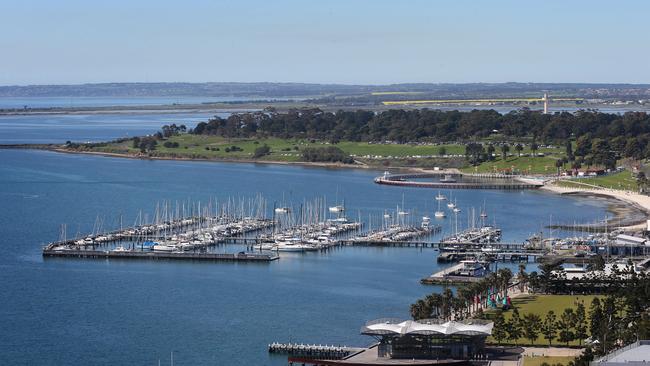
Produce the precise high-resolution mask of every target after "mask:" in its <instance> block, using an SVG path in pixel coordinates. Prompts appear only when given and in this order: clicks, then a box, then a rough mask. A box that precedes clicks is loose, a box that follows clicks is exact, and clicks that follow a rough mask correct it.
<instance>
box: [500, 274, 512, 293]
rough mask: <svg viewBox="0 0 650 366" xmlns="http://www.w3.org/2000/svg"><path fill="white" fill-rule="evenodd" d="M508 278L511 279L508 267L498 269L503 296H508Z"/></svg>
mask: <svg viewBox="0 0 650 366" xmlns="http://www.w3.org/2000/svg"><path fill="white" fill-rule="evenodd" d="M510 280H512V271H511V270H510V269H509V268H502V269H500V270H499V271H498V281H499V285H500V288H501V290H502V292H503V296H508V287H509V286H510Z"/></svg>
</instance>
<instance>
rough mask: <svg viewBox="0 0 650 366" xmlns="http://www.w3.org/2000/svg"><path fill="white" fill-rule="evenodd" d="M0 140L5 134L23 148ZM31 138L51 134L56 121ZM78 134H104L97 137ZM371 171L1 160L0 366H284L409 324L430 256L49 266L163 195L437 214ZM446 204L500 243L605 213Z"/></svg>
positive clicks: (8, 156) (428, 198) (10, 155)
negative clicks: (371, 325)
mask: <svg viewBox="0 0 650 366" xmlns="http://www.w3.org/2000/svg"><path fill="white" fill-rule="evenodd" d="M130 118H131V117H130ZM160 124H161V123H160V121H159V120H158V122H157V123H156V129H157V128H158V127H159V126H160ZM99 128H100V129H101V128H102V127H99ZM145 129H146V128H145ZM81 130H83V129H81ZM81 130H79V131H81ZM7 131H11V130H5V132H3V137H4V138H16V139H23V140H27V139H29V137H25V136H24V135H21V134H20V133H19V132H16V133H14V134H13V137H12V134H11V133H8V132H7ZM17 131H19V130H17ZM41 132H42V133H43V135H40V136H47V135H48V134H51V135H53V136H59V137H56V138H60V136H62V134H60V132H59V131H58V128H57V127H56V125H52V126H50V127H46V128H45V129H44V130H43V131H41ZM79 133H80V135H86V136H99V135H101V134H102V133H97V131H95V130H94V129H93V128H92V127H88V128H86V131H85V132H79ZM40 138H41V137H38V139H40ZM66 139H67V138H66ZM380 173H381V172H373V171H365V170H337V169H320V168H307V167H292V166H279V165H255V164H234V163H232V164H228V163H200V162H194V163H193V162H175V161H144V160H132V159H117V158H105V157H96V156H84V155H69V154H57V153H52V152H45V151H30V150H24V151H19V150H0V207H1V209H0V224H1V225H0V251H1V253H2V255H1V256H0V294H2V301H0V364H3V365H4V364H6V365H81V364H87V365H109V364H110V365H157V363H158V359H162V364H169V354H170V352H171V351H174V360H175V364H177V365H238V364H241V365H285V364H286V357H274V356H269V355H268V354H267V351H266V345H267V344H268V343H270V342H273V341H290V340H293V341H299V342H310V343H329V344H332V343H333V344H347V345H366V344H369V343H370V342H371V341H372V340H371V339H369V338H367V337H364V336H361V335H359V329H360V327H361V326H362V325H363V324H364V322H365V321H367V320H370V319H375V318H380V317H401V318H406V317H408V308H409V304H411V303H412V302H414V301H415V300H416V299H418V298H419V297H421V296H423V295H425V294H427V293H429V292H431V291H440V288H437V287H427V286H423V285H420V284H419V282H418V280H419V279H420V278H422V277H424V276H427V275H429V274H430V273H432V272H433V271H436V270H437V269H439V265H438V264H437V263H436V260H435V257H436V252H435V251H433V250H431V249H409V248H340V249H335V250H332V251H330V252H328V253H324V254H323V253H308V254H293V255H283V256H282V258H281V259H280V260H279V261H276V262H274V263H268V264H243V263H240V264H233V263H189V262H188V263H183V262H146V261H103V260H56V259H48V260H44V259H43V258H42V257H41V246H42V245H43V244H44V243H46V242H48V241H52V240H55V239H57V238H58V233H59V227H60V225H61V224H62V223H66V224H67V227H68V233H69V235H72V234H74V233H75V232H81V233H85V232H89V231H91V230H92V227H93V224H94V223H95V222H96V220H97V218H98V217H100V218H102V219H103V220H104V223H105V224H104V226H116V225H118V222H119V220H118V218H119V217H120V215H122V216H123V218H124V222H125V223H133V222H134V221H135V218H136V216H137V214H138V212H139V210H143V211H144V212H145V213H146V212H148V213H149V214H151V213H152V212H153V209H154V206H155V203H156V202H158V201H161V200H186V199H192V200H203V201H204V202H207V201H208V200H209V199H211V198H212V199H214V198H217V199H220V200H223V199H226V198H227V197H250V196H253V195H255V194H257V193H260V194H262V195H264V196H265V197H266V198H267V199H268V200H269V201H270V202H274V201H275V202H280V201H289V202H294V203H300V202H302V201H303V200H305V199H307V200H309V199H312V198H315V197H319V196H327V198H328V201H330V202H332V201H334V197H336V196H337V195H338V197H339V200H341V199H345V203H346V206H347V207H348V209H349V211H350V212H351V216H353V217H355V218H356V217H358V216H359V214H358V212H360V216H361V217H362V219H364V220H365V218H367V217H368V216H369V215H375V216H379V215H381V214H382V213H383V212H384V210H385V209H392V208H394V207H395V206H396V205H397V204H401V202H402V201H404V202H405V205H406V206H407V207H409V208H412V209H413V210H415V211H417V215H418V217H419V216H421V215H422V214H424V213H428V214H429V215H432V213H433V210H435V208H436V206H435V201H434V200H433V196H434V195H435V192H433V191H431V190H426V189H414V188H410V189H409V188H396V187H386V186H379V185H375V184H373V183H372V178H373V177H374V176H376V175H378V174H380ZM447 194H449V192H447ZM453 196H454V198H456V199H457V202H458V205H459V206H460V207H461V208H463V214H461V216H462V218H464V220H462V221H461V223H460V225H461V226H462V225H465V221H467V219H466V218H465V217H466V216H465V214H466V212H468V211H469V208H470V207H476V208H478V207H479V206H481V205H483V203H484V202H485V204H486V205H487V209H488V213H489V215H490V221H491V222H492V221H495V222H496V224H497V225H499V226H500V227H501V228H502V229H503V233H504V240H506V241H522V240H524V239H526V238H527V237H528V236H529V235H530V234H532V233H534V232H536V231H539V230H540V228H541V227H542V226H543V225H544V224H546V223H547V222H548V221H549V218H550V217H551V216H552V217H553V221H564V222H572V221H573V220H583V221H584V220H595V219H598V218H602V217H603V216H604V215H605V208H604V207H603V206H602V205H603V204H602V203H600V202H596V203H591V202H588V201H584V200H575V199H571V198H565V197H560V196H556V195H552V194H548V193H543V192H538V191H520V192H519V191H518V192H515V191H478V190H463V191H455V192H453ZM450 221H451V220H450V219H447V220H446V221H445V230H446V231H448V230H449V222H450ZM224 250H226V251H238V250H240V249H239V248H238V247H237V246H232V247H226V248H224Z"/></svg>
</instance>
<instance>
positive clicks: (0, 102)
mask: <svg viewBox="0 0 650 366" xmlns="http://www.w3.org/2000/svg"><path fill="white" fill-rule="evenodd" d="M253 100H300V98H284V97H280V98H270V97H234V96H231V97H11V98H8V97H3V98H0V109H10V108H11V109H13V108H25V107H28V108H51V107H59V108H78V107H112V106H153V105H173V104H201V103H218V102H245V101H253Z"/></svg>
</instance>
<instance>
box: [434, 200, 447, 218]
mask: <svg viewBox="0 0 650 366" xmlns="http://www.w3.org/2000/svg"><path fill="white" fill-rule="evenodd" d="M436 199H438V198H437V197H436ZM440 201H441V200H438V211H436V212H435V213H434V214H433V216H435V217H436V218H437V219H443V218H445V217H447V215H446V214H445V212H444V211H442V210H441V209H440Z"/></svg>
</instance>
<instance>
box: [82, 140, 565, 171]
mask: <svg viewBox="0 0 650 366" xmlns="http://www.w3.org/2000/svg"><path fill="white" fill-rule="evenodd" d="M167 141H169V142H176V143H178V144H179V146H178V147H176V148H167V147H164V146H163V144H164V143H165V142H167ZM311 141H313V140H307V139H280V138H251V139H227V138H223V137H220V136H206V135H191V134H181V135H177V136H172V137H170V138H168V139H167V140H164V141H159V142H158V145H157V147H156V149H155V150H154V151H153V152H151V155H152V156H158V157H177V158H190V159H219V160H222V159H223V160H228V159H232V160H247V159H252V158H253V153H254V151H255V149H256V148H258V147H260V146H262V145H264V144H267V145H269V147H270V148H271V153H270V154H269V155H267V156H264V157H262V158H260V159H259V160H262V161H264V160H266V161H286V162H292V161H300V158H301V152H300V150H301V149H303V148H305V147H326V146H332V145H330V144H329V143H327V142H311ZM232 146H236V147H237V148H239V149H241V151H230V152H226V148H231V147H232ZM334 146H336V147H338V148H340V149H341V150H343V151H344V152H345V153H347V154H348V155H351V156H353V157H355V158H356V159H357V160H361V161H364V162H366V163H369V164H373V163H375V164H379V163H380V162H381V161H383V160H391V165H392V166H393V165H395V166H399V165H410V166H418V164H413V163H412V161H418V162H421V163H422V164H425V165H427V164H429V165H431V164H434V165H436V166H437V165H438V164H440V165H441V166H446V165H445V163H446V162H447V161H446V160H448V158H449V157H452V156H454V158H451V160H455V162H454V163H452V162H451V160H449V161H448V163H449V164H450V165H448V166H459V161H460V164H464V154H465V146H463V145H462V144H446V145H433V144H426V145H425V144H380V143H368V142H353V141H342V142H339V143H338V144H336V145H334ZM442 148H444V150H445V151H444V152H445V156H446V157H445V158H442V157H440V152H441V149H442ZM93 150H94V151H99V152H110V153H127V154H138V153H139V150H138V149H135V148H133V147H132V142H131V141H125V142H121V143H109V144H107V145H105V146H96V147H93ZM237 150H238V149H237ZM538 152H539V153H544V154H547V156H545V157H525V156H522V157H509V158H508V159H506V160H505V161H503V160H501V158H500V157H499V158H497V159H496V160H495V161H493V162H486V163H483V164H481V165H480V166H478V167H469V168H466V169H465V171H467V172H479V173H485V172H495V171H497V172H501V171H504V170H507V169H511V168H512V167H515V169H517V170H518V171H520V172H531V173H542V174H543V173H546V174H551V173H553V172H555V165H554V164H555V157H549V156H553V155H558V154H560V153H561V152H560V149H557V148H545V149H539V150H538ZM523 153H524V154H525V153H530V150H529V149H528V148H526V149H524V151H523ZM406 158H408V159H409V160H411V162H410V163H409V164H407V163H405V162H404V159H406ZM427 159H435V161H428V162H427ZM495 169H496V170H495Z"/></svg>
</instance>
